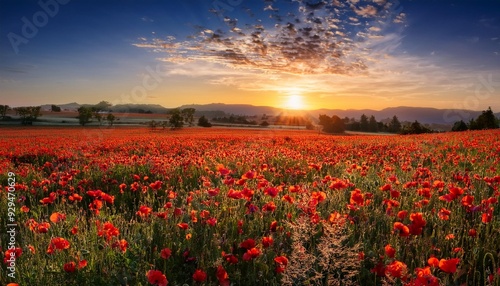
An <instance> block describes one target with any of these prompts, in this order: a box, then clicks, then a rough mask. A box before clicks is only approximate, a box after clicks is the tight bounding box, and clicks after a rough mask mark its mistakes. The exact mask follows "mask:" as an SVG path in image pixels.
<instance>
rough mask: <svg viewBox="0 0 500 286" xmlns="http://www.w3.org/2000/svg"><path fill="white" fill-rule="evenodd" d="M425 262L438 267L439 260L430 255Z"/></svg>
mask: <svg viewBox="0 0 500 286" xmlns="http://www.w3.org/2000/svg"><path fill="white" fill-rule="evenodd" d="M427 264H429V266H432V267H438V266H439V260H438V259H437V258H436V257H434V256H432V257H431V258H429V259H428V260H427Z"/></svg>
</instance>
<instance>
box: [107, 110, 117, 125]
mask: <svg viewBox="0 0 500 286" xmlns="http://www.w3.org/2000/svg"><path fill="white" fill-rule="evenodd" d="M106 120H107V121H108V125H109V126H113V123H114V122H115V120H116V117H115V116H114V115H113V114H111V113H109V114H108V116H107V117H106Z"/></svg>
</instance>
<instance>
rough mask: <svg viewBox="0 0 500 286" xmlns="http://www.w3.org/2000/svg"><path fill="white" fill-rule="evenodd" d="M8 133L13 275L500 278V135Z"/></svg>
mask: <svg viewBox="0 0 500 286" xmlns="http://www.w3.org/2000/svg"><path fill="white" fill-rule="evenodd" d="M83 130H86V131H83ZM89 130H90V131H89ZM0 131H1V134H2V136H1V138H0V142H1V146H2V147H1V148H0V184H1V192H0V198H1V202H2V203H1V208H2V212H1V214H2V215H1V216H0V231H1V232H0V238H1V242H2V243H1V245H0V255H1V256H2V259H3V261H2V263H3V266H2V267H1V270H0V278H1V279H0V280H2V281H1V283H2V285H5V284H7V283H16V284H18V285H53V284H55V283H57V284H59V285H144V286H145V285H415V286H416V285H500V221H499V207H498V197H499V195H500V190H499V186H500V132H499V131H474V132H463V133H444V134H426V135H415V136H330V135H322V134H318V133H317V132H312V131H294V132H291V131H278V130H275V131H273V130H234V129H233V130H231V129H216V128H212V129H209V130H206V129H200V128H187V129H183V130H176V131H170V130H169V131H165V130H157V131H152V130H149V129H145V128H115V129H99V128H95V129H92V128H24V129H19V128H3V129H0ZM89 134H90V135H89ZM13 223H15V225H16V226H15V227H14V228H15V231H14V230H13V231H11V229H12V228H11V227H10V225H12V224H13ZM9 242H12V244H9ZM12 261H14V266H12ZM13 270H14V273H15V274H14V275H12V273H13V272H12V271H13ZM9 274H11V275H9ZM13 276H14V277H13ZM11 285H15V284H11Z"/></svg>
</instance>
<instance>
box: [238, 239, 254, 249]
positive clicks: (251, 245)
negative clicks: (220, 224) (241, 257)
mask: <svg viewBox="0 0 500 286" xmlns="http://www.w3.org/2000/svg"><path fill="white" fill-rule="evenodd" d="M240 247H241V248H246V249H250V248H254V247H255V240H253V239H251V238H249V239H247V240H245V241H243V242H242V243H240Z"/></svg>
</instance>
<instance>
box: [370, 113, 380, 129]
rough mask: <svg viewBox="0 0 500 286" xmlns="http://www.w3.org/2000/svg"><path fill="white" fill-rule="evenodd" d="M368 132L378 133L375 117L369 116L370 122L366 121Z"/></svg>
mask: <svg viewBox="0 0 500 286" xmlns="http://www.w3.org/2000/svg"><path fill="white" fill-rule="evenodd" d="M368 131H370V132H378V122H377V120H376V119H375V116H373V115H372V116H370V120H369V121H368Z"/></svg>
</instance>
